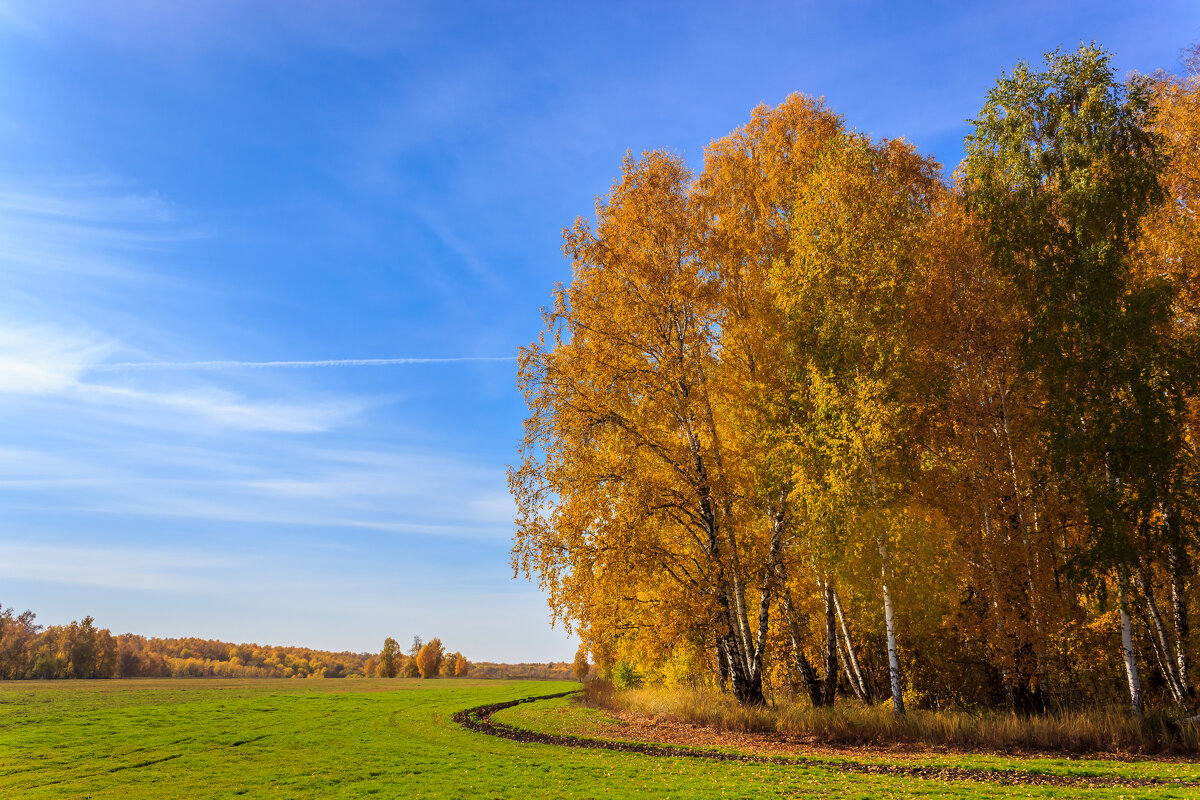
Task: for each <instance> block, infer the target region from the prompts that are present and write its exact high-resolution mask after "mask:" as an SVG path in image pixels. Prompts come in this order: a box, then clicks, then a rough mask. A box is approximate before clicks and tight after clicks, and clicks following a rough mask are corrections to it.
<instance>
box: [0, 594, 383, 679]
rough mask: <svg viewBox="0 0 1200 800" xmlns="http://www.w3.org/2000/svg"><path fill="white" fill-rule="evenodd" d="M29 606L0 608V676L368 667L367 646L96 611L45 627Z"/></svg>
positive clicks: (272, 672)
mask: <svg viewBox="0 0 1200 800" xmlns="http://www.w3.org/2000/svg"><path fill="white" fill-rule="evenodd" d="M35 619H36V617H35V615H34V614H33V612H31V611H25V612H23V613H21V614H17V613H16V612H15V611H14V610H13V609H11V608H7V609H6V608H3V607H0V680H19V679H35V678H36V679H56V678H345V677H350V676H356V675H357V676H363V675H366V674H369V673H368V671H367V669H366V662H367V659H368V655H367V654H365V653H349V652H344V653H331V652H327V651H323V650H312V649H310V648H306V647H274V646H262V645H257V644H231V643H229V642H221V641H217V640H214V639H199V638H195V637H188V638H182V639H157V638H147V637H145V636H137V635H135V634H132V633H123V634H120V635H117V636H114V635H113V634H112V632H111V631H109V630H108V629H107V628H97V627H96V625H95V621H94V620H93V619H92V618H91V617H85V618H84V619H83V621H82V622H72V623H71V624H70V625H51V626H49V627H46V628H44V629H43V627H42V626H40V625H37V624H36V623H35V622H34V620H35Z"/></svg>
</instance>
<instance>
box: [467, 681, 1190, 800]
mask: <svg viewBox="0 0 1200 800" xmlns="http://www.w3.org/2000/svg"><path fill="white" fill-rule="evenodd" d="M576 693H577V691H571V692H559V693H558V694H544V695H538V696H536V697H524V698H522V699H520V700H511V701H509V702H507V703H491V704H489V705H484V706H476V707H475V708H468V709H466V710H464V711H459V712H458V713H456V714H455V715H454V716H453V717H452V719H453V720H454V721H455V722H457V723H458V724H459V725H462V726H463V727H464V728H467V729H469V730H472V731H476V732H478V733H483V734H487V735H488V736H498V737H500V738H501V739H509V740H510V741H514V742H526V743H536V744H552V745H557V746H559V747H586V748H592V749H596V750H613V751H616V752H620V753H640V754H642V755H647V756H655V757H665V758H705V759H711V760H713V761H738V762H741V763H751V764H779V765H784V766H801V767H820V768H822V769H831V770H837V771H839V772H852V773H859V774H863V775H895V776H898V777H905V778H919V779H922V780H933V781H978V782H984V783H998V784H1004V785H1028V786H1071V787H1083V788H1102V787H1121V788H1149V787H1154V786H1171V787H1181V788H1200V781H1184V780H1177V779H1165V778H1122V777H1118V776H1112V775H1094V776H1088V775H1049V774H1044V773H1037V772H1025V771H1023V770H1015V769H996V768H994V767H980V768H967V767H943V766H919V765H915V764H869V763H864V762H861V761H830V760H827V759H819V758H796V757H784V756H760V755H751V754H743V753H723V752H720V751H716V750H702V749H699V748H694V747H676V746H670V745H661V744H654V743H651V742H621V741H611V740H607V739H590V738H587V737H583V736H563V735H560V734H554V733H538V732H536V731H530V730H525V729H524V728H516V727H513V726H512V725H505V724H504V723H502V722H494V721H493V720H492V715H493V714H495V713H496V712H497V711H501V710H503V709H506V708H512V707H513V706H517V705H520V704H522V703H532V702H536V701H538V700H553V699H555V698H558V697H567V696H568V695H572V694H576Z"/></svg>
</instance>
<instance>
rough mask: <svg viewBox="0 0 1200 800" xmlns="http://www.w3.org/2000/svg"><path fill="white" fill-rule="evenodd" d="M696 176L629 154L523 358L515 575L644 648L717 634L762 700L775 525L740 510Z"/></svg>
mask: <svg viewBox="0 0 1200 800" xmlns="http://www.w3.org/2000/svg"><path fill="white" fill-rule="evenodd" d="M691 184H692V175H691V173H690V171H689V170H688V168H687V166H686V165H685V164H684V163H683V162H682V160H681V159H679V158H676V157H674V156H670V155H667V154H665V153H647V154H645V155H644V156H643V157H642V158H641V159H637V160H635V159H633V158H632V157H627V158H626V160H625V164H624V175H623V177H622V178H621V179H620V180H619V181H618V182H617V183H616V184H615V185H614V187H613V190H612V192H611V193H610V194H609V195H608V197H607V198H606V199H605V200H604V201H603V202H602V203H601V204H600V205H599V206H598V208H597V219H596V223H595V226H594V227H593V226H591V225H589V224H587V223H585V222H584V221H583V220H580V221H578V222H577V223H576V225H575V227H574V228H573V229H571V230H570V231H568V232H567V233H566V245H565V249H566V252H567V254H568V256H569V257H570V258H571V259H572V261H573V263H574V279H573V281H572V283H571V286H570V287H568V288H564V289H561V290H559V292H558V293H557V296H556V300H555V305H554V308H553V309H552V310H550V311H548V312H547V313H546V318H545V321H546V331H545V333H544V334H543V335H542V337H541V339H540V340H539V341H538V342H536V343H534V344H533V345H532V346H530V347H528V348H525V349H524V350H523V351H522V355H521V362H520V380H521V385H522V389H523V391H524V393H525V397H526V401H527V403H528V405H529V407H530V409H531V416H530V417H529V419H528V420H527V421H526V436H525V441H524V444H523V446H522V448H521V456H522V463H521V465H520V467H519V468H517V469H515V470H512V471H511V472H510V478H509V479H510V486H511V487H512V490H513V494H514V496H515V498H516V500H517V505H518V518H517V535H516V539H515V544H514V549H513V565H514V568H515V569H516V570H517V571H521V572H524V573H526V574H527V575H530V576H532V575H534V574H537V576H538V578H539V582H540V584H541V585H542V586H543V588H544V589H546V590H547V593H548V594H549V596H550V601H551V604H552V607H553V609H554V611H555V614H556V616H559V617H561V618H565V619H568V620H575V621H579V622H582V624H583V626H584V627H586V628H588V629H589V631H590V632H591V638H602V637H605V636H610V635H612V632H613V631H614V630H615V629H614V628H613V627H612V626H613V625H614V623H616V622H617V620H620V621H621V622H620V624H621V625H623V626H625V627H626V628H627V629H629V630H631V631H632V630H636V631H637V636H636V639H635V640H633V641H632V642H631V644H630V646H638V647H643V648H650V649H652V650H658V651H659V652H661V651H662V650H665V649H668V648H671V647H674V646H675V644H676V643H677V642H679V641H680V640H699V641H706V642H711V643H712V646H714V648H715V650H716V654H717V658H718V660H719V663H720V665H721V669H722V672H723V674H725V675H726V676H727V677H728V680H729V683H730V687H731V688H732V690H733V693H734V695H735V696H736V697H737V698H738V699H739V700H741V701H743V702H747V703H761V702H762V701H763V693H762V666H763V657H764V652H765V646H766V637H765V634H766V631H767V625H768V618H769V608H770V603H771V598H772V595H771V590H770V585H769V582H770V576H769V574H768V573H769V570H767V569H766V565H768V564H769V563H770V561H771V554H770V553H769V549H770V547H769V543H768V541H767V538H764V537H762V536H760V535H759V534H760V533H761V531H762V530H763V526H764V525H766V524H768V523H767V520H766V519H764V518H763V516H762V515H761V514H760V513H759V512H758V509H756V508H754V507H752V506H750V505H747V504H744V503H742V502H741V501H740V498H739V495H738V492H737V490H736V487H737V486H738V484H739V483H740V482H741V481H742V480H743V478H742V477H741V476H739V475H738V474H737V470H738V469H739V467H740V466H741V464H740V461H739V460H738V459H735V458H732V457H731V455H730V454H729V453H728V452H727V451H726V449H725V442H726V441H727V438H728V437H727V431H726V430H725V429H724V426H725V424H726V420H724V419H723V418H721V417H720V416H719V413H718V408H717V406H716V405H715V403H714V394H715V393H716V388H715V386H714V378H715V376H714V363H715V357H716V356H715V342H714V340H715V336H716V333H717V327H716V326H717V318H716V315H715V312H716V309H715V306H714V287H713V283H712V276H711V274H710V273H709V271H708V269H707V267H706V265H705V263H704V261H703V259H702V258H701V250H700V247H701V242H702V240H701V237H700V231H699V229H698V226H697V214H698V211H699V209H698V207H697V204H696V202H695V201H694V200H693V198H692V197H691V194H690V190H691ZM664 576H665V577H664ZM756 595H757V596H756Z"/></svg>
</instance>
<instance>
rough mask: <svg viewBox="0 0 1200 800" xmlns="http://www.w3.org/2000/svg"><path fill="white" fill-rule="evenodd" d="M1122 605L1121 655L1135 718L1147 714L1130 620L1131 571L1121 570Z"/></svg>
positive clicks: (1119, 578) (1119, 577)
mask: <svg viewBox="0 0 1200 800" xmlns="http://www.w3.org/2000/svg"><path fill="white" fill-rule="evenodd" d="M1118 581H1119V583H1120V604H1121V653H1122V655H1123V656H1124V659H1125V678H1126V680H1127V681H1128V682H1129V705H1130V707H1131V710H1132V711H1133V713H1134V716H1138V717H1140V716H1142V714H1143V713H1145V705H1144V704H1143V702H1142V680H1141V678H1140V677H1138V668H1137V656H1136V653H1135V652H1134V649H1133V624H1132V622H1131V621H1130V619H1129V571H1128V569H1126V568H1125V567H1121V568H1120V570H1119V576H1118Z"/></svg>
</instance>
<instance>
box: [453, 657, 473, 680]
mask: <svg viewBox="0 0 1200 800" xmlns="http://www.w3.org/2000/svg"><path fill="white" fill-rule="evenodd" d="M470 671H471V665H470V664H469V663H467V659H466V657H465V656H463V654H462V653H459V654H458V658H456V659H454V677H456V678H465V677H467V673H468V672H470Z"/></svg>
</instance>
